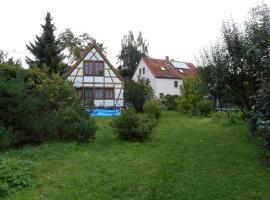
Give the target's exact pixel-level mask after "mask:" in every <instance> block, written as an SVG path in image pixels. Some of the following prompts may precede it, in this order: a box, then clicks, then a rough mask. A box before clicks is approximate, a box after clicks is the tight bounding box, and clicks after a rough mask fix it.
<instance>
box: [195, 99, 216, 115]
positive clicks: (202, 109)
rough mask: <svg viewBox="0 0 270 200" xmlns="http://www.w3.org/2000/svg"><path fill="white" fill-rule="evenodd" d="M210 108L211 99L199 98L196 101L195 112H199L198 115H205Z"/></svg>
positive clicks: (211, 105)
mask: <svg viewBox="0 0 270 200" xmlns="http://www.w3.org/2000/svg"><path fill="white" fill-rule="evenodd" d="M212 108H213V103H212V101H209V100H206V99H201V100H200V101H199V102H198V103H197V112H198V113H199V115H203V116H207V115H208V114H210V112H211V110H212Z"/></svg>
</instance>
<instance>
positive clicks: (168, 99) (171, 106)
mask: <svg viewBox="0 0 270 200" xmlns="http://www.w3.org/2000/svg"><path fill="white" fill-rule="evenodd" d="M177 97H178V95H166V96H165V97H164V104H165V106H166V107H167V108H168V110H176V98H177Z"/></svg>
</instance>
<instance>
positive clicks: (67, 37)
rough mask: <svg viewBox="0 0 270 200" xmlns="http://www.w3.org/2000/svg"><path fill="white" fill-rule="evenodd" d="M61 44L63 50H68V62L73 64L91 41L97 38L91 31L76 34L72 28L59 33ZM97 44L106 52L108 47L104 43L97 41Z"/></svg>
mask: <svg viewBox="0 0 270 200" xmlns="http://www.w3.org/2000/svg"><path fill="white" fill-rule="evenodd" d="M59 40H60V46H61V49H62V50H63V51H66V55H65V57H66V58H67V62H68V64H71V63H73V62H75V61H76V60H78V59H79V58H80V55H81V53H82V52H83V51H84V50H85V49H86V48H87V47H88V45H89V44H90V43H93V42H96V40H95V39H94V38H93V37H92V36H91V35H90V34H89V33H82V34H80V35H79V36H76V35H75V34H74V33H73V32H72V31H71V30H70V29H68V28H67V29H66V30H65V31H63V32H62V33H60V34H59ZM97 46H98V47H99V48H100V49H101V50H102V51H103V52H104V53H106V47H105V46H104V45H103V44H102V43H97Z"/></svg>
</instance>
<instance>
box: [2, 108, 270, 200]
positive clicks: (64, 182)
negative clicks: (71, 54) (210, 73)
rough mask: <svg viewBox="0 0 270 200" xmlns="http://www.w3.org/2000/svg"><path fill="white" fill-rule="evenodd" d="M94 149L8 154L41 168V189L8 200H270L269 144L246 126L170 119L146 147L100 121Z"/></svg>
mask: <svg viewBox="0 0 270 200" xmlns="http://www.w3.org/2000/svg"><path fill="white" fill-rule="evenodd" d="M96 119H97V123H98V126H99V130H98V132H97V134H96V139H95V140H94V141H93V142H91V143H87V144H77V143H49V144H43V145H41V146H38V147H25V148H23V149H16V150H9V151H7V152H1V153H0V157H1V158H2V159H23V160H26V161H31V162H33V163H34V165H35V166H36V170H37V178H36V180H35V181H36V185H35V186H33V187H30V188H26V189H23V190H21V191H19V192H15V193H13V194H11V195H9V196H8V197H7V199H16V200H19V199H21V200H25V199H27V200H31V199H46V200H47V199H48V200H49V199H58V200H63V199H65V200H75V199H80V200H83V199H85V200H91V199H93V200H103V199H106V200H110V199H121V200H128V199H132V200H139V199H147V200H148V199H160V200H167V199H185V200H186V199H192V200H196V199H202V200H210V199H213V200H217V199H243V200H248V199H262V200H263V199H270V168H269V167H268V166H267V165H266V163H265V162H264V161H263V159H262V158H263V157H262V153H263V149H262V141H261V140H260V139H258V138H254V137H251V136H249V134H248V131H247V128H246V126H245V125H244V124H238V125H221V124H218V123H216V122H213V121H211V119H209V118H195V117H189V116H186V115H180V114H178V113H175V112H163V113H162V117H161V120H160V123H159V125H158V127H157V128H156V129H155V130H154V133H153V135H152V137H151V139H150V140H149V141H147V142H145V143H139V142H126V141H121V140H119V139H117V138H116V136H115V135H114V134H113V133H112V129H111V128H110V126H109V123H110V121H111V118H96Z"/></svg>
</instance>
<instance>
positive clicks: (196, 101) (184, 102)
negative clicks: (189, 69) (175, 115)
mask: <svg viewBox="0 0 270 200" xmlns="http://www.w3.org/2000/svg"><path fill="white" fill-rule="evenodd" d="M181 92H182V95H181V96H179V97H177V98H176V107H177V110H178V111H179V112H186V113H191V114H192V115H203V116H206V115H208V114H209V113H210V111H211V110H212V103H211V101H208V100H206V99H204V98H203V96H201V95H200V92H199V86H198V80H197V78H196V77H186V78H185V79H184V80H183V85H182V86H181Z"/></svg>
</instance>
